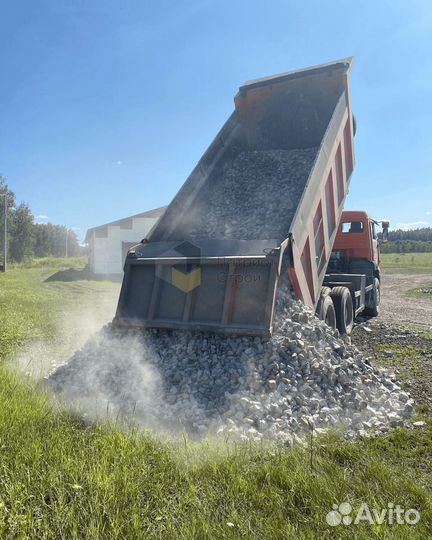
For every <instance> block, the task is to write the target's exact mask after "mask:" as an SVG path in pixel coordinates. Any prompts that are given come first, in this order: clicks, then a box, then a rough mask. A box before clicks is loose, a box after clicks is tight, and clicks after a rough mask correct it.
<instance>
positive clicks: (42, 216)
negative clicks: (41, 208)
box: [36, 214, 49, 219]
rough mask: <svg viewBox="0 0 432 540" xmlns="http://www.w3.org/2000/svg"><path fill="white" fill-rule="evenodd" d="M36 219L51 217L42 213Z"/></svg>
mask: <svg viewBox="0 0 432 540" xmlns="http://www.w3.org/2000/svg"><path fill="white" fill-rule="evenodd" d="M36 219H49V217H48V216H44V215H43V214H41V215H40V216H36Z"/></svg>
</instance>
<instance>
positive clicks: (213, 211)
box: [185, 147, 318, 240]
mask: <svg viewBox="0 0 432 540" xmlns="http://www.w3.org/2000/svg"><path fill="white" fill-rule="evenodd" d="M317 151H318V148H315V147H314V148H305V149H295V150H260V151H258V150H256V151H249V152H242V153H240V154H239V155H238V156H237V157H236V158H235V159H234V161H232V162H230V163H227V164H226V166H225V167H223V168H222V170H221V173H220V174H218V175H215V177H213V178H212V179H211V183H210V185H209V189H208V191H206V193H205V200H203V201H202V202H198V203H197V208H198V209H197V211H196V214H195V215H194V216H193V219H192V225H191V227H190V230H189V231H186V233H185V234H186V235H187V236H188V237H189V238H190V239H198V238H210V239H221V238H225V239H237V240H254V239H255V240H257V239H263V240H264V239H276V240H282V239H285V238H286V237H287V236H288V231H289V227H290V225H291V222H292V219H293V217H294V213H295V210H296V208H297V206H298V203H299V201H300V197H301V195H302V193H303V190H304V187H305V184H306V181H307V179H308V177H309V174H310V171H311V169H312V165H313V163H314V160H315V157H316V155H317Z"/></svg>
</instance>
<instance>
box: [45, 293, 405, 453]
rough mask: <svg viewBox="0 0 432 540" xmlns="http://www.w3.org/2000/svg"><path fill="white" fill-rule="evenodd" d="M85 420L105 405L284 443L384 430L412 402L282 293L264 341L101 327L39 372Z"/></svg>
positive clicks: (155, 421) (168, 428)
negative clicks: (330, 433)
mask: <svg viewBox="0 0 432 540" xmlns="http://www.w3.org/2000/svg"><path fill="white" fill-rule="evenodd" d="M49 383H50V385H51V387H52V388H53V389H54V390H55V391H56V392H59V393H60V394H63V396H64V397H66V398H67V399H68V400H71V401H72V402H73V403H78V404H79V405H80V406H81V407H82V409H84V410H85V411H87V412H88V413H89V414H90V415H91V416H93V417H96V418H100V417H103V415H104V411H105V410H108V409H110V410H111V411H114V412H115V414H116V415H121V416H122V417H123V416H125V417H128V418H131V419H132V420H133V421H134V422H137V423H138V424H140V425H141V426H144V427H148V428H151V429H154V430H156V431H158V432H166V433H176V432H184V431H186V432H188V433H190V434H198V435H204V434H207V433H215V434H219V435H224V436H225V435H226V434H228V435H229V436H230V437H231V436H232V437H234V438H240V439H245V440H246V439H247V440H253V441H261V440H266V439H271V440H276V441H278V442H281V443H284V444H287V445H290V444H292V443H294V442H298V441H300V440H302V439H303V438H304V437H305V436H306V435H308V434H310V432H311V430H312V429H313V430H314V432H315V433H320V432H321V431H323V430H326V429H327V428H331V427H341V428H343V429H344V430H345V431H346V433H347V435H348V436H349V437H353V436H355V435H356V434H360V435H368V434H373V433H378V434H379V433H381V432H385V431H386V430H387V429H388V428H389V427H394V426H398V425H401V424H402V423H403V419H404V418H406V417H408V416H410V415H411V413H412V412H413V404H414V403H413V400H412V399H411V398H410V396H409V395H408V394H407V393H406V392H404V391H402V390H401V388H400V387H399V386H398V385H397V384H395V383H394V382H392V380H391V379H390V377H389V376H388V374H387V372H386V371H385V370H383V369H376V368H373V367H372V366H371V365H369V363H368V362H367V359H365V358H364V357H363V356H362V354H361V353H360V352H359V351H358V350H357V349H355V348H354V347H353V346H351V345H349V344H348V343H347V342H346V341H345V340H343V339H342V338H341V337H339V335H338V333H337V331H333V330H331V329H330V328H329V327H327V326H326V325H325V324H324V323H323V322H322V321H320V320H318V319H317V318H316V317H315V316H314V314H313V313H312V312H311V311H310V310H309V309H308V308H306V307H305V306H304V305H303V304H302V303H300V302H298V301H296V300H294V299H293V298H292V297H291V296H290V293H288V292H287V291H286V290H284V291H283V292H280V294H279V299H278V307H277V317H276V328H275V331H274V334H273V337H272V338H271V339H270V340H268V341H264V340H261V339H259V338H254V337H244V336H224V335H215V334H206V333H193V332H181V331H171V330H159V329H157V330H156V329H155V330H146V331H136V330H134V331H132V330H127V331H125V330H120V329H116V328H113V327H111V326H107V327H105V328H104V329H102V331H100V332H99V333H98V334H97V335H96V336H95V337H94V338H92V339H91V340H90V341H89V342H88V343H87V344H86V345H85V346H84V347H83V348H82V349H81V350H79V351H77V352H76V353H75V355H74V356H73V357H72V358H71V360H70V361H69V362H68V363H67V364H65V365H62V366H59V367H58V368H57V369H56V370H55V371H54V372H53V373H52V374H51V375H50V377H49Z"/></svg>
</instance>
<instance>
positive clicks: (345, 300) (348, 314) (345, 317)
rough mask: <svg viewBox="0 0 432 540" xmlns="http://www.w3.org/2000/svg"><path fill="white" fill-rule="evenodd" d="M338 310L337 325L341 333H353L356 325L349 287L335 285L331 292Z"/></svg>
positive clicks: (336, 310)
mask: <svg viewBox="0 0 432 540" xmlns="http://www.w3.org/2000/svg"><path fill="white" fill-rule="evenodd" d="M330 297H331V299H332V300H333V304H334V307H335V312H336V325H337V329H338V330H339V332H340V333H341V334H348V335H349V334H351V331H352V329H353V326H354V307H353V301H352V297H351V293H350V290H349V289H348V288H347V287H334V288H333V289H332V291H331V293H330Z"/></svg>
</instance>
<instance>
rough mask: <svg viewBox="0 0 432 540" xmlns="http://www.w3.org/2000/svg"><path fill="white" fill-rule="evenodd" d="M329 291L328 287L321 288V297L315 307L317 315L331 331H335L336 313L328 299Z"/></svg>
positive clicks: (331, 301) (330, 300)
mask: <svg viewBox="0 0 432 540" xmlns="http://www.w3.org/2000/svg"><path fill="white" fill-rule="evenodd" d="M330 292H331V289H330V288H329V287H323V290H322V291H321V297H320V299H319V302H318V306H317V311H316V313H317V315H318V317H319V318H320V319H321V320H322V321H324V322H325V323H326V324H327V325H328V326H330V328H333V330H335V329H336V312H335V308H334V305H333V300H332V299H331V297H330Z"/></svg>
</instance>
